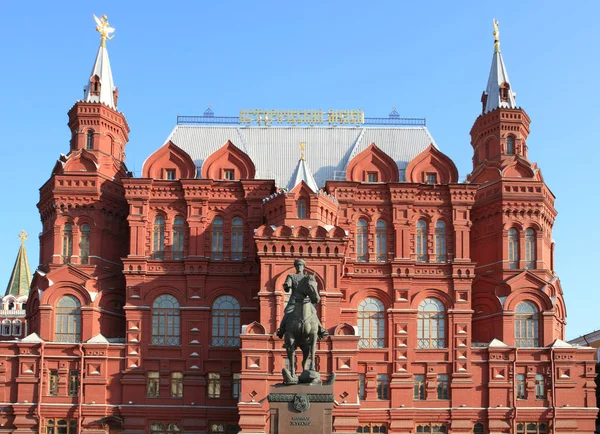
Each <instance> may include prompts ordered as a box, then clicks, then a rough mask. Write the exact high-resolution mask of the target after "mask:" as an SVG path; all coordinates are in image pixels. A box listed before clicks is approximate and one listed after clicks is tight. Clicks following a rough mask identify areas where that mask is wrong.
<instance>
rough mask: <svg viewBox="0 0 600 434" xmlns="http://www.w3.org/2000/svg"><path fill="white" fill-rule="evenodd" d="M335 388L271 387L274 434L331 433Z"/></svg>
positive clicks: (299, 385)
mask: <svg viewBox="0 0 600 434" xmlns="http://www.w3.org/2000/svg"><path fill="white" fill-rule="evenodd" d="M332 410H333V385H324V386H311V385H309V384H294V385H290V386H288V385H276V386H271V389H270V393H269V412H270V417H271V421H270V424H271V434H331V430H332V416H331V412H332Z"/></svg>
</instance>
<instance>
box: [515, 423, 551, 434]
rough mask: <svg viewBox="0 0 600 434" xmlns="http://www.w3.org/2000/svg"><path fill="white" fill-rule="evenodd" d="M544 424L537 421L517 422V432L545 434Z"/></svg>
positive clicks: (520, 433)
mask: <svg viewBox="0 0 600 434" xmlns="http://www.w3.org/2000/svg"><path fill="white" fill-rule="evenodd" d="M546 432H547V431H546V424H545V423H537V422H517V434H546Z"/></svg>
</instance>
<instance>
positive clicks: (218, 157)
mask: <svg viewBox="0 0 600 434" xmlns="http://www.w3.org/2000/svg"><path fill="white" fill-rule="evenodd" d="M255 173H256V169H255V167H254V163H253V162H252V160H251V159H250V157H249V156H248V154H246V153H245V152H243V151H242V150H241V149H239V148H238V147H237V146H235V145H234V144H233V143H232V142H231V141H230V140H228V141H227V143H225V144H224V145H223V146H222V147H221V148H220V149H218V150H216V151H215V152H213V153H212V154H211V155H209V156H208V158H207V159H206V160H205V161H204V164H203V165H202V178H208V179H231V180H237V179H254V174H255Z"/></svg>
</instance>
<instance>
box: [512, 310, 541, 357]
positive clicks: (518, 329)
mask: <svg viewBox="0 0 600 434" xmlns="http://www.w3.org/2000/svg"><path fill="white" fill-rule="evenodd" d="M538 324H539V311H538V308H537V307H536V306H535V304H533V303H532V302H530V301H524V302H522V303H519V304H518V305H517V308H516V309H515V346H516V347H521V348H522V347H538V346H539V325H538Z"/></svg>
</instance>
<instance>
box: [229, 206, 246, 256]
mask: <svg viewBox="0 0 600 434" xmlns="http://www.w3.org/2000/svg"><path fill="white" fill-rule="evenodd" d="M243 250H244V221H243V220H242V219H241V218H240V217H234V219H233V220H232V221H231V259H232V260H234V261H241V260H242V252H243Z"/></svg>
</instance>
